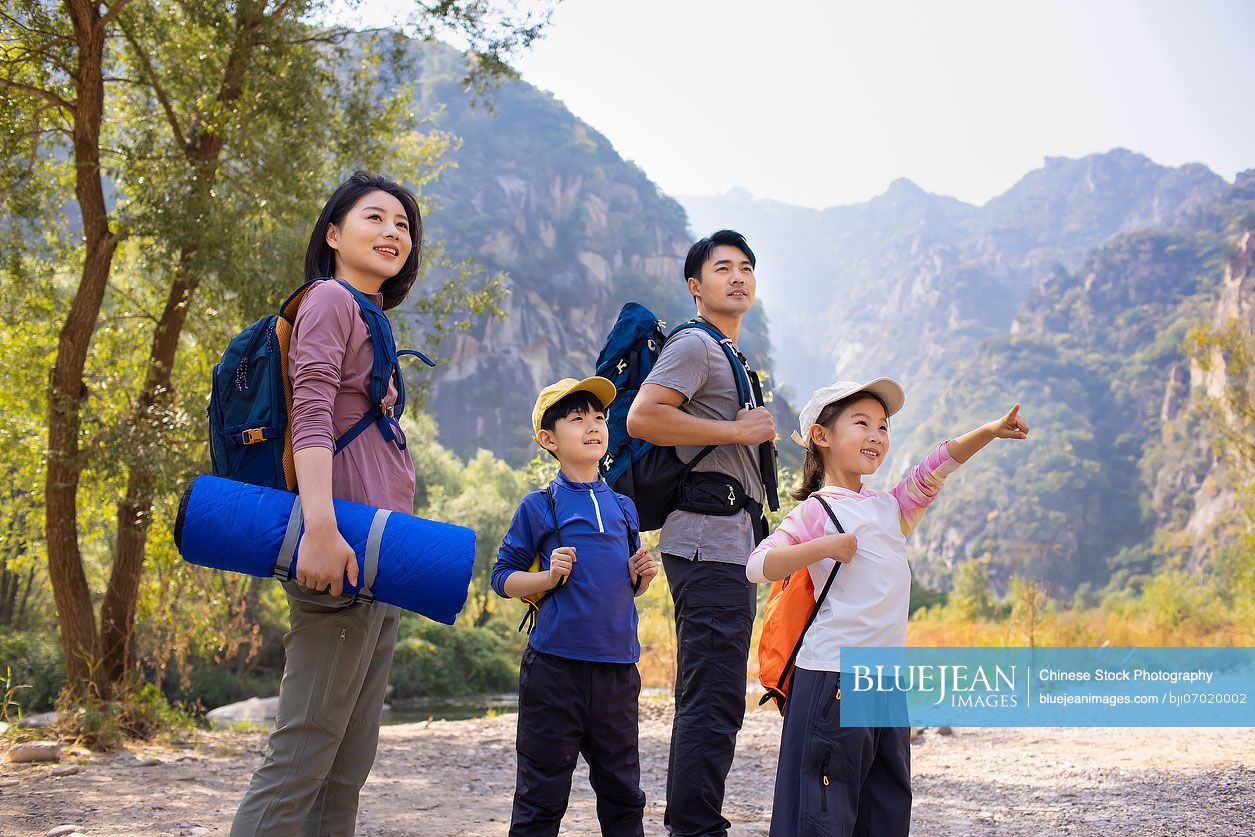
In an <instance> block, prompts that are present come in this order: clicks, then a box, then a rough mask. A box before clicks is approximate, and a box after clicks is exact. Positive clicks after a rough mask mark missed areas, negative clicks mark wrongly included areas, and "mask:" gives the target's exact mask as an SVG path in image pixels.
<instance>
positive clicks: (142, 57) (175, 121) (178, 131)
mask: <svg viewBox="0 0 1255 837" xmlns="http://www.w3.org/2000/svg"><path fill="white" fill-rule="evenodd" d="M118 28H119V29H121V30H122V37H123V38H125V39H126V42H127V43H128V44H130V46H131V49H132V50H134V52H135V56H136V57H137V58H138V59H139V63H140V65H141V66H142V67H143V69H144V74H145V75H147V76H148V86H149V87H151V88H152V91H153V95H154V96H156V97H157V101H158V102H160V103H161V109H162V110H163V111H165V114H166V122H168V123H169V124H170V130H171V131H173V132H174V141H175V142H177V143H178V144H179V147H180V148H182V149H183V152H184V153H185V154H187V153H190V152H191V150H192V147H191V145H189V144H188V141H187V137H186V136H185V135H184V133H183V126H182V125H180V124H179V117H178V114H176V113H175V112H174V104H173V103H172V102H171V101H170V97H169V96H167V95H166V91H165V88H163V87H162V86H161V82H160V81H159V80H158V79H157V71H156V69H155V68H154V67H153V64H152V61H151V60H149V58H148V53H147V52H145V51H144V48H143V47H141V46H140V45H139V40H138V39H137V38H135V37H134V36H133V35H132V34H131V31H130V30H129V29H128V28H127V27H125V26H122V25H121V24H119V25H118Z"/></svg>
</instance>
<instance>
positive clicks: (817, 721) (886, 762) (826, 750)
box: [771, 668, 911, 837]
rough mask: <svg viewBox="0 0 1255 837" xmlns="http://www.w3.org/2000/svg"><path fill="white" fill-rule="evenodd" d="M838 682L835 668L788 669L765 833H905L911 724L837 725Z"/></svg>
mask: <svg viewBox="0 0 1255 837" xmlns="http://www.w3.org/2000/svg"><path fill="white" fill-rule="evenodd" d="M840 686H841V675H840V674H838V673H837V672H835V671H809V670H807V669H804V668H794V669H793V679H792V680H790V681H789V699H788V700H787V701H786V702H785V710H784V730H783V731H782V732H781V735H780V762H779V764H778V765H777V767H776V793H775V800H774V802H773V804H772V809H771V835H772V837H797V836H798V835H803V834H830V835H833V836H834V837H906V835H907V833H909V832H910V830H911V730H910V728H908V727H843V726H841V691H840ZM899 694H900V693H899Z"/></svg>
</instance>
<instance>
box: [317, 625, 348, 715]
mask: <svg viewBox="0 0 1255 837" xmlns="http://www.w3.org/2000/svg"><path fill="white" fill-rule="evenodd" d="M348 635H349V629H348V628H347V627H341V628H340V638H339V639H338V640H336V650H335V653H334V654H332V655H331V668H330V670H328V672H327V686H326V688H324V689H323V693H322V705H323V709H328V708H329V707H328V706H327V703H328V702H329V701H330V700H331V687H332V686H333V685H334V684H335V682H336V679H337V678H336V674H337V672H336V667H337V666H339V665H340V652H341V651H343V650H344V640H345V638H346V637H348Z"/></svg>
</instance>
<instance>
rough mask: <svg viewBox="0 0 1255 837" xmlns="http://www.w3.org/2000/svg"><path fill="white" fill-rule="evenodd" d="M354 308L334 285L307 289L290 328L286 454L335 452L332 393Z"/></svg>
mask: <svg viewBox="0 0 1255 837" xmlns="http://www.w3.org/2000/svg"><path fill="white" fill-rule="evenodd" d="M356 309H357V303H356V302H354V300H353V297H352V296H351V295H350V294H349V293H348V291H346V290H344V288H342V287H340V285H338V284H337V283H335V282H323V283H321V284H318V285H315V286H314V287H312V288H310V289H309V291H308V292H307V293H306V295H305V299H303V300H301V307H300V310H298V311H297V312H296V321H295V322H294V323H293V324H292V351H291V353H290V354H289V355H288V374H289V376H290V377H291V379H292V415H291V416H290V420H291V422H292V450H293V451H298V450H303V449H305V448H312V447H323V448H330V449H332V450H335V425H334V422H333V416H334V414H335V402H336V391H337V390H338V389H339V388H340V370H341V367H342V365H343V363H344V355H345V352H346V350H347V348H348V341H349V335H350V333H351V331H352V327H353V318H354V317H356V316H357V310H356Z"/></svg>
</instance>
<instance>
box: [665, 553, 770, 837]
mask: <svg viewBox="0 0 1255 837" xmlns="http://www.w3.org/2000/svg"><path fill="white" fill-rule="evenodd" d="M662 562H663V566H664V568H665V569H666V572H667V583H668V584H670V586H671V598H672V600H673V601H674V602H675V632H676V648H677V650H676V678H675V723H674V725H673V726H672V728H671V755H670V759H669V762H668V765H667V812H666V815H665V817H664V820H663V822H664V824H665V825H666V828H667V832H668V833H669V834H672V835H675V837H696V835H724V834H727V831H728V827H729V826H730V823H729V822H728V821H727V820H726V819H724V817H723V792H724V783H725V782H726V780H727V778H728V771H729V770H730V769H731V767H732V757H733V754H734V753H735V751H736V734H737V733H738V732H740V730H741V722H742V721H743V720H744V719H745V675H746V663H747V661H748V659H749V648H750V631H751V630H752V628H753V625H754V610H755V604H756V602H757V598H756V596H757V591H756V589H755V585H753V584H750V583H749V581H748V580H747V579H746V578H745V567H743V566H741V565H739V564H725V563H722V562H719V561H689V560H687V559H684V558H678V557H676V556H674V555H663V556H662Z"/></svg>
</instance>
